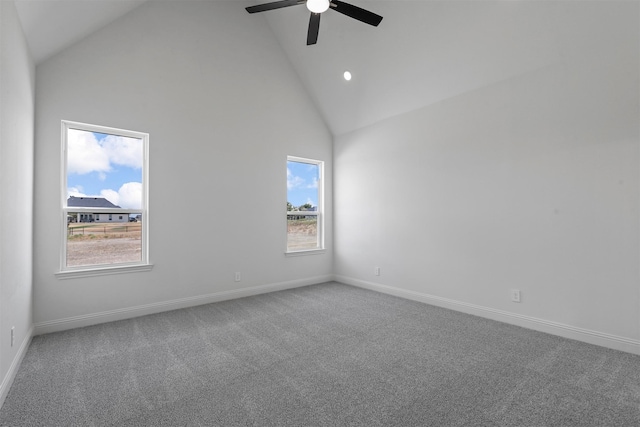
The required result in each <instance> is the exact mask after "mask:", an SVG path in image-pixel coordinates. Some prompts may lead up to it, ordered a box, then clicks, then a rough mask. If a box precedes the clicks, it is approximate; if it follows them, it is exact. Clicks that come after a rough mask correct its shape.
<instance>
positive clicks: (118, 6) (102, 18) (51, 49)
mask: <svg viewBox="0 0 640 427" xmlns="http://www.w3.org/2000/svg"><path fill="white" fill-rule="evenodd" d="M145 1H147V0H15V4H16V9H17V11H18V15H19V16H20V20H21V21H22V28H23V30H24V32H25V36H26V38H27V42H28V44H29V47H30V49H31V55H32V56H33V60H34V62H35V63H36V64H39V63H40V62H42V61H44V60H46V59H48V58H49V57H51V56H53V55H55V54H56V53H58V52H60V51H62V50H63V49H65V48H67V47H69V46H71V45H73V44H74V43H76V42H78V41H80V40H82V39H83V38H84V37H86V36H88V35H89V34H91V33H93V32H95V31H97V30H98V29H100V28H102V27H104V26H105V25H107V24H109V23H110V22H112V21H114V20H116V19H117V18H119V17H121V16H123V15H125V14H127V13H129V12H130V11H131V10H133V9H134V8H136V7H138V6H140V5H141V4H142V3H144V2H145Z"/></svg>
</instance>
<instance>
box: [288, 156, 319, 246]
mask: <svg viewBox="0 0 640 427" xmlns="http://www.w3.org/2000/svg"><path fill="white" fill-rule="evenodd" d="M320 179H321V177H320V164H319V163H306V162H300V161H292V160H289V161H287V251H299V250H309V249H318V248H319V247H320V240H321V239H320V235H319V228H320V227H319V223H318V221H319V220H318V218H319V217H318V215H319V214H320V206H319V200H320V197H319V195H320V185H319V184H320Z"/></svg>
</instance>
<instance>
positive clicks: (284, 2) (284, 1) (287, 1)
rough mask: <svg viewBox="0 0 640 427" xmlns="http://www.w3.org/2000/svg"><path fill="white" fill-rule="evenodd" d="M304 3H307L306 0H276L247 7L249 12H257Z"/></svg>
mask: <svg viewBox="0 0 640 427" xmlns="http://www.w3.org/2000/svg"><path fill="white" fill-rule="evenodd" d="M304 3H306V1H305V0H281V1H274V2H272V3H264V4H259V5H256V6H249V7H247V8H246V9H247V12H249V13H256V12H264V11H267V10H273V9H280V8H282V7H289V6H295V5H298V4H304Z"/></svg>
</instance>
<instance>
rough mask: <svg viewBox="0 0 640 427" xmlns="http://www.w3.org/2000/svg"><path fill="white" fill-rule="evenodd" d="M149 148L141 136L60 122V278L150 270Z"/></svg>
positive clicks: (137, 133) (145, 139)
mask: <svg viewBox="0 0 640 427" xmlns="http://www.w3.org/2000/svg"><path fill="white" fill-rule="evenodd" d="M148 143H149V135H148V134H146V133H141V132H134V131H127V130H121V129H112V128H107V127H104V126H96V125H88V124H83V123H76V122H68V121H63V122H62V171H63V173H62V218H64V221H63V225H62V229H63V233H62V235H63V238H62V242H63V244H62V251H61V257H60V258H61V273H60V274H62V275H63V276H64V273H74V272H87V271H95V272H97V273H100V272H105V271H106V272H114V271H113V270H124V271H126V270H127V269H134V270H135V269H140V266H149V259H148V256H149V248H148V221H147V218H148V211H147V206H148V201H147V197H148V196H147V195H148V180H147V177H148V164H147V163H148ZM130 216H132V217H135V218H137V221H136V222H130V221H129V217H130ZM69 275H70V276H73V274H69Z"/></svg>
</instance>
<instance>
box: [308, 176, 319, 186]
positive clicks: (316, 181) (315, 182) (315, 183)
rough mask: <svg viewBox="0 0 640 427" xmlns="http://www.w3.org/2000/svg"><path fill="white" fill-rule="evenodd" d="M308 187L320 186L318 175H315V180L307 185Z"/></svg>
mask: <svg viewBox="0 0 640 427" xmlns="http://www.w3.org/2000/svg"><path fill="white" fill-rule="evenodd" d="M307 188H318V177H316V176H314V177H313V181H312V182H311V184H309V185H307Z"/></svg>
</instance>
